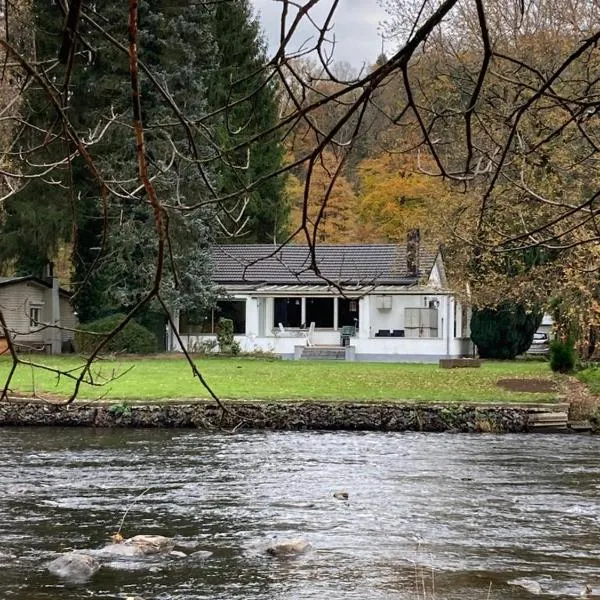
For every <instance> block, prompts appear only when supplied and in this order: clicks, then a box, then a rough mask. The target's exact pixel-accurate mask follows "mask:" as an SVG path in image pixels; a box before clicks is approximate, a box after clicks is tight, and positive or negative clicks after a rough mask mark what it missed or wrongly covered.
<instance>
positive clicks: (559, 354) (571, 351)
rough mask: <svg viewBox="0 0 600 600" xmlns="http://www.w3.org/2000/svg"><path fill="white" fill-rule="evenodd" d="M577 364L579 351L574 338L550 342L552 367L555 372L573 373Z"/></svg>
mask: <svg viewBox="0 0 600 600" xmlns="http://www.w3.org/2000/svg"><path fill="white" fill-rule="evenodd" d="M576 364H577V353H576V352H575V346H574V344H573V340H567V341H565V342H563V341H561V340H552V342H550V368H551V369H552V370H553V371H554V372H555V373H572V372H573V371H574V370H575V365H576Z"/></svg>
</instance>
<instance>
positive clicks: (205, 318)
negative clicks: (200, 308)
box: [179, 300, 246, 335]
mask: <svg viewBox="0 0 600 600" xmlns="http://www.w3.org/2000/svg"><path fill="white" fill-rule="evenodd" d="M221 318H223V319H231V320H232V321H233V333H235V334H244V333H246V301H245V300H219V301H218V302H217V305H216V307H215V308H214V310H211V311H209V312H207V313H203V314H197V313H196V314H194V313H191V312H182V313H181V316H180V318H179V331H180V333H182V334H184V335H200V334H213V333H217V327H218V325H219V319H221Z"/></svg>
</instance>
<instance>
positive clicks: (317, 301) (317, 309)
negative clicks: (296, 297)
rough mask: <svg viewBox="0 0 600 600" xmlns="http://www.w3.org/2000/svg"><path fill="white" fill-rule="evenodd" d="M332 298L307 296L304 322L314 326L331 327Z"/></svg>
mask: <svg viewBox="0 0 600 600" xmlns="http://www.w3.org/2000/svg"><path fill="white" fill-rule="evenodd" d="M333 302H334V298H307V299H306V323H307V324H310V323H314V324H315V327H324V328H333Z"/></svg>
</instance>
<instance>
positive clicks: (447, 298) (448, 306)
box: [446, 296, 451, 357]
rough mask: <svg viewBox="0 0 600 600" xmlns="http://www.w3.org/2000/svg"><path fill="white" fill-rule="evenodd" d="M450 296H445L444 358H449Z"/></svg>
mask: <svg viewBox="0 0 600 600" xmlns="http://www.w3.org/2000/svg"><path fill="white" fill-rule="evenodd" d="M450 302H451V298H450V296H446V329H447V332H446V356H447V357H449V356H450V333H451V330H450Z"/></svg>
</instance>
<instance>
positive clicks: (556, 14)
mask: <svg viewBox="0 0 600 600" xmlns="http://www.w3.org/2000/svg"><path fill="white" fill-rule="evenodd" d="M217 1H225V0H217ZM208 3H210V2H207V4H208ZM61 5H62V3H61ZM279 5H280V9H281V13H280V14H281V16H280V32H279V47H278V48H277V50H276V51H275V52H274V53H273V56H272V58H271V60H270V61H269V63H268V65H267V66H266V77H265V78H264V81H265V82H267V83H268V84H273V83H275V84H276V85H277V86H278V87H279V89H280V91H281V98H282V101H281V115H280V117H281V118H280V119H279V122H278V123H277V124H276V125H275V126H274V127H273V128H272V129H270V130H267V131H262V132H260V133H258V134H256V135H255V137H254V138H253V139H252V140H251V141H252V142H253V143H260V142H261V140H266V139H269V138H271V137H272V136H273V135H276V136H277V137H278V139H280V140H281V141H282V142H286V140H289V139H290V137H291V136H293V135H298V132H299V131H300V132H302V135H303V136H304V137H305V139H306V140H309V142H308V143H306V144H305V145H304V146H303V150H302V152H301V153H300V154H299V155H297V156H296V158H295V159H294V160H292V161H290V163H289V164H286V165H285V166H284V167H282V168H281V169H280V170H279V171H277V172H275V173H270V174H268V175H265V176H264V177H263V178H262V179H259V180H256V181H244V182H243V184H242V183H240V188H239V190H237V191H236V192H234V193H229V194H227V195H222V196H220V195H219V194H218V193H217V191H216V190H215V189H214V187H213V186H212V185H211V183H210V178H209V177H208V176H207V175H206V167H207V165H209V164H210V163H211V162H213V163H214V162H215V161H225V162H227V161H229V160H230V159H229V158H227V157H228V156H231V155H232V153H235V151H239V152H243V151H244V148H246V147H247V141H245V142H244V144H241V145H240V147H239V148H223V147H220V145H219V143H218V140H217V139H216V138H215V137H214V136H212V135H211V120H212V119H214V118H215V117H216V116H218V115H219V114H220V115H222V114H226V113H227V112H228V111H230V110H232V109H234V108H235V105H236V103H240V102H243V101H247V100H248V99H247V98H246V99H237V100H235V101H233V100H232V101H230V102H229V103H227V104H226V105H224V106H222V107H220V108H219V109H218V110H217V111H215V112H213V113H212V114H209V115H206V116H205V117H203V118H202V119H199V120H198V119H191V118H189V116H188V115H186V111H185V108H184V107H182V106H179V105H178V104H177V103H176V102H175V101H174V100H173V97H172V95H171V94H170V92H169V90H168V89H166V88H165V87H164V85H162V84H161V81H160V79H159V77H157V75H156V74H155V73H153V72H152V71H151V69H149V68H148V67H147V66H146V65H144V64H143V62H141V61H140V60H139V56H138V44H139V39H138V4H137V1H136V0H129V3H128V12H127V14H126V11H125V9H124V10H123V20H124V21H123V22H125V21H127V23H128V42H127V44H124V43H123V42H122V41H120V40H117V39H114V38H112V37H111V36H110V35H109V34H108V33H107V32H106V31H104V30H103V27H102V21H101V19H100V18H99V17H101V14H100V15H98V14H97V13H96V12H95V11H94V10H93V9H92V8H91V7H89V6H87V5H85V4H83V3H82V2H81V0H72V2H71V3H70V4H68V7H67V5H66V4H65V5H64V9H65V25H64V32H63V43H62V46H61V48H60V52H59V54H58V55H57V56H56V59H55V60H54V61H50V62H46V63H43V62H38V61H37V60H36V56H35V52H34V51H33V49H32V48H31V47H30V46H28V44H27V43H23V42H19V43H17V41H16V39H15V35H13V31H14V29H13V28H14V27H15V25H14V22H13V18H12V16H13V14H15V15H19V14H20V15H21V16H18V18H17V22H18V19H22V18H23V17H22V12H21V13H18V10H21V11H22V7H21V5H18V4H17V3H16V0H14V1H13V2H8V3H7V4H6V10H5V11H4V16H5V19H4V33H3V35H2V37H0V48H1V50H2V56H3V70H2V73H3V77H2V81H3V82H10V86H8V90H9V91H8V92H4V91H2V97H1V98H0V101H1V106H0V135H2V137H3V145H2V148H1V152H0V169H1V171H0V174H1V175H2V199H0V210H1V207H2V200H3V199H6V198H7V197H9V196H10V195H12V194H14V193H15V192H16V191H17V190H18V189H19V187H20V186H21V185H23V179H24V177H25V176H24V175H22V170H20V169H19V166H18V163H19V161H27V160H28V153H31V155H32V153H33V151H34V150H35V148H28V149H23V147H21V146H20V141H21V140H23V139H24V137H25V136H26V133H27V131H28V130H31V129H32V128H38V129H39V128H40V127H43V129H44V131H45V143H46V144H56V145H58V144H59V143H63V144H64V147H65V148H66V149H67V151H65V152H64V154H63V155H62V156H61V157H60V158H59V159H57V160H54V161H53V162H52V163H50V164H29V165H28V166H29V167H30V168H29V169H28V174H27V176H26V177H36V178H41V179H44V180H45V181H47V182H48V184H49V185H52V183H53V180H52V173H53V171H54V170H56V169H60V168H65V166H66V167H67V168H68V166H69V164H70V162H71V161H72V159H73V157H74V156H75V155H76V156H78V157H80V158H82V159H83V160H84V161H85V164H86V166H87V169H88V170H89V173H90V175H91V176H92V177H93V178H94V180H95V181H96V184H97V186H98V189H99V191H100V196H101V197H102V198H103V201H104V202H105V204H106V203H108V202H109V198H110V197H111V196H112V195H114V196H117V197H120V198H126V199H128V200H130V201H131V202H137V203H141V204H144V205H147V206H149V207H150V209H151V211H152V215H153V221H154V236H155V238H156V242H157V249H158V250H157V255H156V263H155V266H154V277H153V284H152V285H151V286H150V288H149V289H148V290H146V292H145V294H144V296H143V297H142V298H141V299H140V300H139V302H138V303H137V305H136V306H135V307H134V308H133V309H132V310H131V312H130V313H129V314H128V315H127V318H126V319H125V320H124V321H123V322H122V323H121V324H120V325H119V326H118V327H117V328H116V329H115V330H114V331H113V332H111V334H109V335H108V336H106V337H104V338H102V339H101V340H100V341H99V342H98V344H97V346H96V348H95V349H94V351H93V352H92V353H91V354H90V356H89V357H88V358H87V361H86V363H85V365H84V367H83V369H82V370H81V371H79V372H77V373H75V374H73V373H61V372H60V370H56V372H57V373H58V374H61V375H63V376H67V377H70V378H72V379H73V380H74V391H73V394H72V396H71V397H70V398H69V401H72V400H73V399H74V398H75V396H76V395H77V393H78V391H79V388H80V385H81V384H82V383H83V382H87V383H94V376H93V370H92V365H93V364H94V361H95V360H96V358H97V357H98V355H99V354H100V353H101V352H102V350H103V348H104V347H105V345H106V343H107V342H108V340H109V339H111V338H112V337H113V336H114V335H116V334H117V333H119V331H121V330H122V329H123V328H124V327H125V325H126V324H127V322H128V321H129V319H131V318H132V317H134V316H135V314H137V313H138V312H139V311H140V310H141V309H142V308H144V307H145V306H147V305H148V304H149V303H150V302H151V301H157V302H158V303H159V304H160V305H161V306H162V307H163V309H164V311H165V313H166V314H167V316H168V318H169V319H170V318H171V317H170V315H169V310H168V307H167V303H166V302H165V300H164V298H163V297H162V295H161V281H162V279H163V277H164V272H165V265H166V264H168V262H169V260H170V258H169V252H170V250H169V248H170V240H169V229H168V223H167V218H166V215H167V210H168V209H176V210H179V211H181V212H182V213H183V214H186V213H190V212H192V211H194V210H197V209H198V208H201V207H202V206H206V205H213V206H216V207H219V209H220V211H225V213H228V214H229V215H230V216H231V217H232V221H233V222H234V223H237V224H238V225H239V226H240V227H243V223H244V209H245V207H246V200H245V199H246V198H247V196H248V194H249V193H251V192H252V190H253V189H254V188H255V187H256V186H257V185H259V184H260V183H261V182H262V181H263V180H264V178H266V177H275V176H280V175H282V174H285V173H286V172H288V171H292V170H294V169H297V168H298V167H299V166H301V165H302V166H304V167H305V168H306V173H307V175H306V180H305V192H304V207H305V209H304V213H303V219H302V222H301V223H300V224H299V226H298V228H297V229H296V230H295V231H292V232H290V235H289V237H288V238H287V239H286V240H282V242H281V243H282V244H285V243H288V242H290V241H291V240H292V239H296V240H302V241H303V242H305V243H306V244H308V247H309V249H310V255H311V262H312V264H311V267H312V269H313V270H315V271H316V272H317V273H318V265H317V262H316V258H315V245H316V242H317V239H318V235H317V233H318V227H319V221H320V219H319V218H317V220H316V222H311V221H309V219H308V217H307V215H308V202H309V194H310V184H311V176H312V173H313V169H314V168H315V166H316V165H320V164H322V163H323V156H324V153H325V152H330V153H334V154H335V155H336V156H337V158H338V160H337V162H336V167H335V169H333V170H332V171H331V185H330V186H329V188H328V190H327V191H326V192H325V193H324V195H323V197H322V198H320V202H321V206H322V211H324V210H325V208H326V206H327V201H328V197H329V194H330V192H331V189H332V187H333V186H334V184H335V182H336V179H337V178H338V177H339V175H340V173H341V172H342V170H343V168H344V165H345V164H346V161H347V160H348V159H349V158H350V157H351V156H352V152H353V149H354V147H355V146H356V144H357V142H358V141H359V140H360V139H361V136H363V135H365V134H366V132H367V131H368V130H369V127H370V124H371V122H372V120H373V119H374V118H377V119H378V121H379V122H381V120H385V122H386V123H387V126H388V127H389V132H391V133H390V134H389V135H388V139H389V138H390V137H394V138H395V139H396V140H397V144H396V146H395V148H394V150H395V151H407V152H408V151H410V152H418V153H421V155H423V156H424V155H427V157H428V161H427V164H431V162H433V164H434V165H435V169H434V170H433V171H430V175H431V176H432V177H438V178H443V179H445V180H447V181H450V182H454V184H455V185H456V186H457V188H460V189H462V190H463V191H464V193H465V199H466V200H465V203H464V205H463V206H461V207H458V208H457V209H456V211H455V213H454V217H455V220H454V223H453V224H454V230H455V234H456V235H457V236H459V237H460V239H461V240H462V241H463V243H464V246H465V247H466V248H469V249H471V251H473V252H474V253H479V255H481V254H482V253H487V254H490V255H494V256H503V255H505V254H510V253H514V252H520V251H523V250H526V249H530V248H537V247H545V248H547V249H549V250H553V251H566V250H570V249H583V248H585V249H587V253H586V254H585V258H584V259H583V260H584V261H585V262H586V264H587V268H588V270H589V269H597V268H598V258H599V257H598V252H597V242H598V240H599V239H600V230H599V229H598V217H599V214H598V211H599V210H600V204H599V197H600V179H599V178H598V177H597V175H596V171H597V169H596V166H597V160H598V148H599V140H598V133H599V126H598V108H599V106H600V95H599V91H600V89H599V85H600V84H599V81H600V78H598V75H597V73H598V66H599V55H598V52H599V50H598V48H597V45H598V41H599V39H600V23H599V22H598V20H597V17H596V15H598V14H600V13H599V12H598V8H600V6H598V2H597V0H573V1H572V2H567V3H564V2H561V1H559V0H531V1H530V2H527V3H525V2H523V1H522V0H388V1H387V3H386V5H387V8H388V10H389V11H390V15H391V16H390V20H389V22H388V23H387V28H388V33H389V34H390V35H392V34H393V35H394V36H395V37H394V38H393V39H394V40H395V43H396V47H395V50H394V51H393V52H392V53H391V54H390V55H389V56H388V57H387V58H386V59H385V60H382V61H380V62H378V63H377V64H376V65H374V66H372V67H370V68H368V69H367V68H365V69H363V70H362V71H361V72H359V73H357V74H356V73H352V72H350V71H349V70H347V69H343V70H340V69H336V68H335V67H334V62H333V56H334V49H335V41H334V36H333V34H332V27H333V24H334V21H335V17H336V14H337V12H338V11H340V10H342V9H343V6H342V3H341V2H339V0H302V1H300V2H295V1H291V0H279ZM565 5H566V6H565ZM323 7H325V10H323ZM318 9H320V11H319V12H318ZM98 10H100V9H98ZM317 14H318V15H319V17H317ZM82 23H85V24H86V27H91V28H94V29H95V30H96V31H99V32H101V33H102V34H103V35H104V36H105V37H106V39H107V40H108V41H109V42H110V43H111V44H113V45H114V46H115V48H117V49H119V51H121V52H123V53H126V54H127V55H128V57H129V72H130V85H131V107H132V112H131V114H132V122H131V124H130V125H129V131H130V136H131V139H132V141H133V142H134V143H135V167H136V174H135V177H129V176H125V174H124V175H123V177H121V178H118V177H115V176H114V174H110V173H107V172H105V171H104V170H103V168H102V165H100V164H99V163H98V161H97V160H95V158H94V152H93V148H94V145H95V144H98V143H100V142H101V140H102V138H103V136H104V135H105V134H106V132H107V131H108V130H109V129H110V128H111V127H112V126H113V125H114V124H115V123H117V122H122V121H123V119H124V118H125V117H124V115H119V114H114V113H113V112H112V111H111V107H110V106H107V107H106V113H105V115H104V118H103V119H101V120H100V121H99V122H98V123H97V126H96V127H95V128H93V129H92V131H85V132H83V131H80V130H78V128H77V126H76V124H75V123H73V122H72V120H71V118H70V113H69V102H70V97H69V94H68V82H69V78H70V77H71V67H72V66H73V64H74V61H73V57H74V56H75V54H76V53H77V52H85V51H86V44H87V42H86V39H85V35H83V34H81V33H80V31H81V27H80V25H81V24H82ZM305 26H308V27H309V29H311V30H312V32H313V33H312V36H310V37H309V38H308V39H301V38H299V36H301V35H303V33H302V32H303V31H304V29H303V27H305ZM306 60H310V61H312V65H313V67H312V68H311V69H306V68H305V65H306ZM59 63H60V64H66V65H67V68H66V69H65V70H64V76H63V78H62V80H60V81H58V80H56V78H55V77H54V76H53V70H54V69H55V67H56V65H57V64H59ZM142 75H143V77H144V79H145V81H146V82H148V83H149V87H150V88H151V90H152V91H151V92H146V93H153V94H157V95H158V96H160V97H161V98H162V100H163V102H164V103H165V106H166V107H167V109H166V110H165V122H168V121H170V122H172V123H176V124H177V126H179V127H182V128H183V129H184V130H185V131H186V132H187V134H188V140H189V144H188V146H187V148H185V150H182V148H180V147H178V146H176V145H175V144H172V145H171V147H172V154H171V159H172V161H175V160H182V161H185V162H186V163H187V164H189V165H192V166H193V167H194V168H196V169H197V172H198V176H199V177H202V178H204V179H205V181H206V189H207V196H206V197H205V198H202V199H199V200H198V201H197V202H193V203H186V204H181V203H178V202H177V200H176V199H175V200H174V199H173V198H165V197H161V194H160V189H159V187H157V185H156V178H157V177H158V174H159V171H160V170H161V169H162V170H163V171H168V170H169V168H170V165H171V164H172V162H171V159H168V158H165V159H164V160H163V163H162V164H161V165H159V166H157V165H156V164H151V163H150V162H149V159H148V153H147V151H146V136H147V133H148V131H147V128H146V127H145V124H144V121H143V115H142V112H141V109H140V94H141V93H142V91H141V88H140V78H141V76H142ZM322 80H326V81H327V82H328V86H327V87H325V88H324V87H323V86H322V85H319V82H320V81H322ZM267 83H265V85H266V84H267ZM30 85H36V86H37V87H39V88H40V89H41V90H43V92H44V94H45V96H46V98H47V101H48V102H49V103H50V104H51V105H52V107H53V109H54V118H53V121H52V122H51V123H47V124H46V125H45V126H40V125H39V124H33V123H27V122H23V120H22V118H21V117H20V113H19V110H18V108H19V98H20V97H21V95H22V94H23V92H24V90H25V89H27V87H28V86H30ZM233 85H235V82H232V86H233ZM390 86H392V87H393V90H394V94H395V97H396V101H395V103H394V105H393V107H391V106H390V105H389V104H387V105H385V104H383V103H382V102H381V99H380V95H381V91H382V90H383V89H386V87H390ZM324 114H326V115H327V117H328V118H326V119H324V118H323V115H324ZM198 136H202V139H203V140H204V141H206V142H207V143H208V145H209V147H210V148H211V155H210V156H200V155H199V154H198V152H197V148H196V146H195V143H194V140H195V139H197V138H198ZM167 139H168V137H167ZM422 164H423V165H424V164H425V162H423V163H422ZM230 166H231V168H236V169H239V170H243V169H244V164H237V165H234V164H230ZM423 169H424V170H425V167H423ZM571 192H572V193H571ZM75 201H76V199H75ZM221 214H223V213H222V212H221ZM236 229H237V228H235V227H234V228H233V230H229V233H232V234H235V233H236ZM276 251H277V249H276V248H274V253H275V252H276ZM594 261H595V262H594ZM93 268H94V266H92V269H93ZM0 328H1V329H2V330H3V332H4V335H5V337H6V338H7V340H9V351H10V353H11V356H12V360H13V368H12V370H11V373H10V375H9V377H8V379H7V381H6V383H5V385H4V388H3V391H2V393H1V396H2V398H5V397H6V396H7V393H8V391H9V388H10V380H11V376H12V374H13V372H14V369H15V368H16V366H17V365H18V364H19V363H21V362H24V359H23V358H22V357H20V356H19V355H18V354H17V353H16V351H15V349H14V347H13V345H12V343H11V341H10V340H11V335H10V331H9V330H8V328H7V326H6V321H5V320H4V318H3V316H2V313H1V311H0ZM175 331H176V329H175ZM182 347H183V344H182ZM186 357H187V359H188V361H189V364H190V367H191V369H192V371H193V374H194V375H195V376H196V377H197V378H198V379H199V381H200V382H201V383H202V385H204V386H205V387H206V388H207V389H208V390H209V392H210V393H211V395H212V397H213V398H214V399H215V400H217V401H218V399H217V396H216V395H215V394H214V393H213V392H212V391H211V390H210V388H209V386H208V385H207V382H206V381H205V380H204V378H203V377H202V375H201V373H200V372H199V370H198V368H197V367H196V365H195V364H194V363H193V361H192V360H191V359H190V357H189V356H187V355H186ZM46 368H47V367H46Z"/></svg>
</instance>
